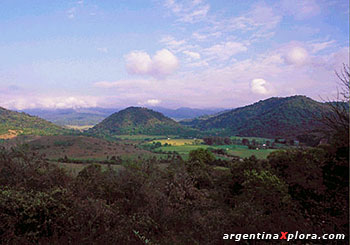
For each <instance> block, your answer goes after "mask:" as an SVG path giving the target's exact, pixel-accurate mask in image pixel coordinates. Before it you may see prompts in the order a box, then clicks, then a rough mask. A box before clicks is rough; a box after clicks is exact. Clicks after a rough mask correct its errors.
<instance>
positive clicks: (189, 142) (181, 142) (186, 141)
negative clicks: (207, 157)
mask: <svg viewBox="0 0 350 245" xmlns="http://www.w3.org/2000/svg"><path fill="white" fill-rule="evenodd" d="M153 142H154V143H156V142H160V143H161V144H162V145H164V144H165V143H167V144H170V145H172V146H182V145H199V144H200V143H202V142H203V140H202V139H171V138H170V139H160V140H154V141H152V142H150V143H153Z"/></svg>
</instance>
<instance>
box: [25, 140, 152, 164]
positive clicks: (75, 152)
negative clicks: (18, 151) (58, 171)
mask: <svg viewBox="0 0 350 245" xmlns="http://www.w3.org/2000/svg"><path fill="white" fill-rule="evenodd" d="M26 144H27V146H28V147H29V149H30V150H34V151H37V152H39V153H41V154H45V156H46V157H47V158H48V159H58V158H60V157H64V156H67V157H68V158H74V159H76V158H78V159H106V158H107V157H112V156H129V157H137V156H139V155H147V154H150V153H149V152H147V151H144V150H140V149H137V148H136V147H135V146H134V145H131V144H120V143H116V142H110V141H106V140H103V139H98V138H92V137H86V136H63V135H58V136H42V137H37V138H36V139H33V140H31V141H29V142H27V143H26Z"/></svg>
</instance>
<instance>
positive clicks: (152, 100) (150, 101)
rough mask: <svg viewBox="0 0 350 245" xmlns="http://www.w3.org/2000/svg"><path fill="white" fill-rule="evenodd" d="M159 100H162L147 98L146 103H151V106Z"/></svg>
mask: <svg viewBox="0 0 350 245" xmlns="http://www.w3.org/2000/svg"><path fill="white" fill-rule="evenodd" d="M160 102H162V101H161V100H157V99H149V100H147V101H146V104H148V105H151V106H155V105H158V104H159V103H160Z"/></svg>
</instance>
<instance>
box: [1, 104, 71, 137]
mask: <svg viewBox="0 0 350 245" xmlns="http://www.w3.org/2000/svg"><path fill="white" fill-rule="evenodd" d="M67 131H68V130H66V129H63V128H62V127H60V126H57V125H55V124H53V123H51V122H48V121H46V120H44V119H41V118H39V117H35V116H30V115H28V114H26V113H24V112H16V111H11V110H7V109H5V108H2V107H0V136H1V138H11V137H13V136H16V135H18V134H24V135H55V134H62V133H65V132H67Z"/></svg>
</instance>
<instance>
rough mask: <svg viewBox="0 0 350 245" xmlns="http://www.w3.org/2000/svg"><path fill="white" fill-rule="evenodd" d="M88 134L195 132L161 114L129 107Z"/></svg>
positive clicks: (192, 133) (113, 115)
mask: <svg viewBox="0 0 350 245" xmlns="http://www.w3.org/2000/svg"><path fill="white" fill-rule="evenodd" d="M88 133H90V134H97V135H124V134H128V135H136V134H146V135H194V134H196V130H194V129H191V128H187V127H184V126H182V125H180V124H179V123H177V122H176V121H174V120H172V119H170V118H168V117H166V116H164V115H163V114H161V113H159V112H156V111H153V110H150V109H147V108H141V107H129V108H126V109H124V110H122V111H119V112H116V113H114V114H112V115H111V116H109V117H107V118H106V119H105V120H103V121H102V122H101V123H99V124H97V125H96V126H94V127H93V128H91V129H90V130H89V131H88Z"/></svg>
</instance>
